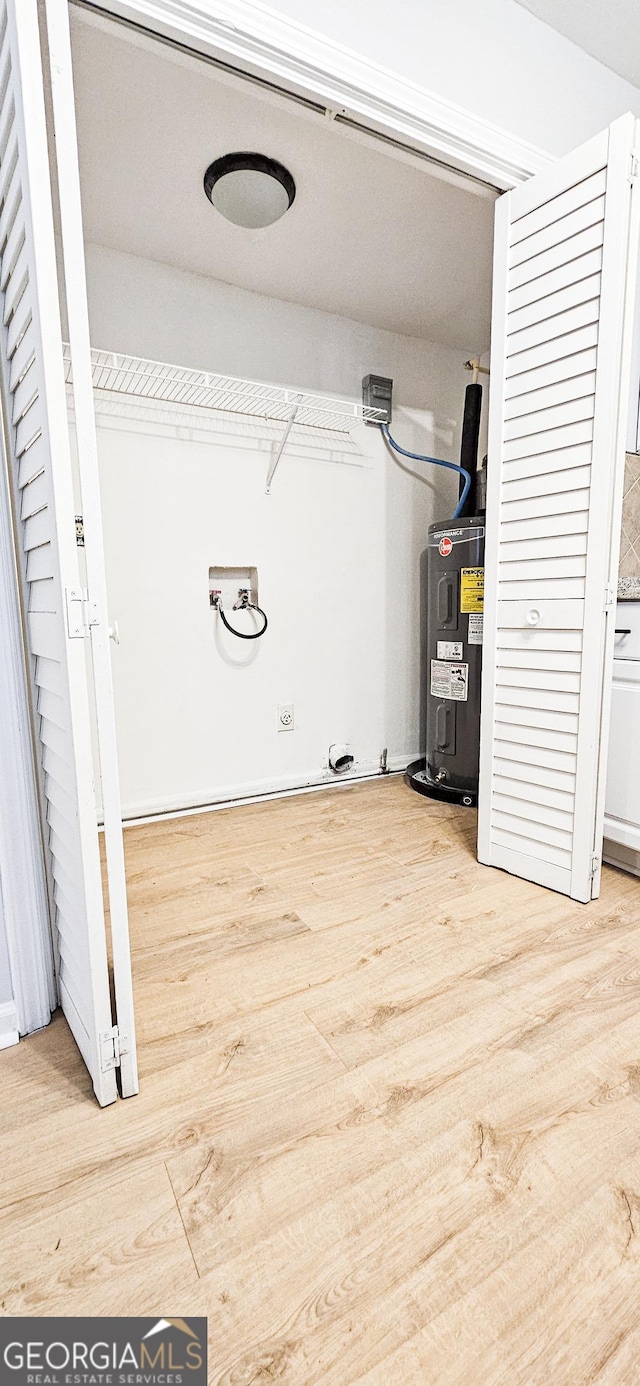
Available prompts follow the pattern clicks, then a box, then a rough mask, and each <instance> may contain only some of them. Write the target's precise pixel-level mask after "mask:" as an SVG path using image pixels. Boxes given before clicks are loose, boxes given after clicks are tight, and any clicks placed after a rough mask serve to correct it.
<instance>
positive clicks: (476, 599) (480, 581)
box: [460, 568, 484, 614]
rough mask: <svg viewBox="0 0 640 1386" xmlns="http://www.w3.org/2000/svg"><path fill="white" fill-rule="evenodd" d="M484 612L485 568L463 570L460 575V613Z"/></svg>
mask: <svg viewBox="0 0 640 1386" xmlns="http://www.w3.org/2000/svg"><path fill="white" fill-rule="evenodd" d="M483 610H484V568H463V569H462V572H461V574H460V611H461V612H462V613H463V614H464V613H465V612H467V611H468V612H478V611H483Z"/></svg>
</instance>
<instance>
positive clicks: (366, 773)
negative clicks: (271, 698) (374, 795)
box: [122, 751, 419, 825]
mask: <svg viewBox="0 0 640 1386" xmlns="http://www.w3.org/2000/svg"><path fill="white" fill-rule="evenodd" d="M418 754H419V752H417V751H412V752H408V753H407V754H405V755H401V756H389V759H388V762H387V769H388V773H389V774H400V773H402V771H404V770H406V768H407V765H409V764H410V763H411V761H413V760H417V758H418ZM383 778H384V776H383V775H382V774H381V772H380V766H379V763H378V761H373V760H372V761H364V762H363V761H361V762H360V763H359V764H358V765H357V766H355V767H354V769H353V770H352V771H350V772H349V773H348V774H346V775H334V774H332V772H331V771H330V770H319V771H317V772H316V773H312V774H310V775H309V776H308V777H305V776H300V775H299V774H298V775H286V776H285V775H283V776H282V777H281V778H280V779H276V780H273V779H271V780H255V781H254V782H253V783H245V784H241V785H238V784H236V785H226V786H223V787H222V788H220V789H212V790H211V791H210V792H209V793H208V794H206V795H201V796H200V795H196V796H194V795H184V796H182V797H180V798H174V799H163V800H160V799H156V800H146V801H143V802H140V801H138V802H137V803H135V802H134V803H128V804H123V806H122V817H123V820H124V822H125V824H131V825H133V824H134V823H148V822H153V820H154V819H156V818H167V817H169V816H171V817H181V816H184V815H187V814H191V813H213V812H215V811H216V810H217V809H223V808H233V807H235V806H236V805H240V804H247V803H260V802H262V801H266V800H268V799H277V798H283V797H285V796H289V795H293V794H309V793H313V792H314V791H317V790H321V789H338V788H340V786H346V785H349V784H357V782H358V781H359V780H371V779H383Z"/></svg>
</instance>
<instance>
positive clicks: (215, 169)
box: [204, 150, 296, 210]
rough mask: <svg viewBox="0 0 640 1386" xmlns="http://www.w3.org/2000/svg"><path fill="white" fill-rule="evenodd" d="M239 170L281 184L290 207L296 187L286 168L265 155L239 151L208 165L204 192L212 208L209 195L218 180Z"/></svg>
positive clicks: (211, 199)
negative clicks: (263, 174)
mask: <svg viewBox="0 0 640 1386" xmlns="http://www.w3.org/2000/svg"><path fill="white" fill-rule="evenodd" d="M241 169H251V171H252V172H253V173H267V174H268V175H269V177H270V178H275V179H276V180H277V182H278V183H281V184H282V187H283V188H284V190H285V192H286V194H287V197H288V199H289V207H290V206H291V204H292V202H293V200H294V198H295V195H296V185H295V183H294V181H293V178H292V177H291V174H290V173H289V170H288V168H285V166H284V164H279V163H278V160H277V159H270V158H269V157H268V155H267V154H251V153H249V152H247V151H246V150H241V151H239V152H238V153H237V154H223V155H222V158H220V159H214V161H213V163H212V164H209V167H208V169H207V171H206V173H205V175H204V190H205V192H206V194H207V197H208V198H209V201H210V202H211V203H212V204H213V205H214V206H215V203H214V202H213V198H212V196H211V194H212V192H213V189H214V188H215V185H216V183H217V182H218V180H219V179H220V178H224V176H225V174H227V173H239V172H240V170H241ZM287 210H288V208H287Z"/></svg>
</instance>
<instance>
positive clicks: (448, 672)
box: [431, 659, 469, 703]
mask: <svg viewBox="0 0 640 1386" xmlns="http://www.w3.org/2000/svg"><path fill="white" fill-rule="evenodd" d="M431 693H432V696H433V697H434V698H449V699H450V700H451V701H452V702H454V703H466V701H467V698H468V697H469V665H468V664H453V663H449V661H448V660H444V659H432V660H431Z"/></svg>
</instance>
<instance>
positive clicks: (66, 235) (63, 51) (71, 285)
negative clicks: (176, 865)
mask: <svg viewBox="0 0 640 1386" xmlns="http://www.w3.org/2000/svg"><path fill="white" fill-rule="evenodd" d="M45 13H46V20H47V42H48V50H49V70H50V75H51V101H52V110H53V127H54V134H55V161H56V172H57V191H58V212H59V219H60V231H61V237H62V251H63V264H64V284H65V300H66V308H67V322H68V328H69V343H70V348H71V365H72V372H73V387H72V388H73V405H74V416H75V432H76V442H77V448H78V470H79V478H80V490H81V504H82V515H83V522H84V541H85V548H84V552H85V560H86V577H87V583H88V589H89V592H90V594H91V599H92V601H93V602H95V603H96V604H97V607H98V611H99V614H100V620H99V621H98V622H97V623H96V624H95V625H92V626H91V630H90V639H91V665H92V670H93V688H94V699H95V710H96V724H97V732H98V752H99V757H100V778H101V786H102V813H103V820H104V838H105V856H106V875H107V883H108V892H109V920H110V928H111V947H112V954H113V980H114V995H115V1010H116V1021H117V1025H118V1038H119V1051H120V1088H121V1092H122V1096H123V1097H132V1096H134V1094H135V1093H137V1091H138V1063H137V1053H136V1032H135V1017H134V1007H133V987H132V979H131V949H130V944H129V916H128V909H127V886H126V876H125V861H124V845H123V840H122V809H121V801H120V778H119V772H118V752H117V745H116V725H115V711H114V705H113V681H112V675H111V652H110V648H109V630H108V617H107V583H106V570H105V557H104V541H103V531H102V507H101V503H100V481H99V474H98V443H97V438H96V423H95V410H94V402H93V380H92V366H91V344H90V338H89V309H88V303H87V281H86V272H85V258H84V236H83V230H82V205H81V198H80V170H79V167H78V140H77V131H76V117H75V103H74V94H73V69H72V62H71V36H70V31H69V8H68V3H67V0H45Z"/></svg>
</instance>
